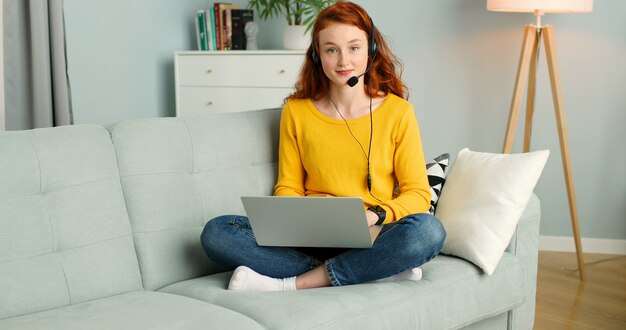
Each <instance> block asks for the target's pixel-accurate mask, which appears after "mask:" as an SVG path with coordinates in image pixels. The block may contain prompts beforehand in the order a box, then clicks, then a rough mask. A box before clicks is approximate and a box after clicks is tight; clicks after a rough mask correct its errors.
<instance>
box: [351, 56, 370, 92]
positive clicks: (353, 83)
mask: <svg viewBox="0 0 626 330" xmlns="http://www.w3.org/2000/svg"><path fill="white" fill-rule="evenodd" d="M374 58H376V54H374ZM374 58H372V61H371V62H370V63H369V64H368V65H367V68H366V69H365V72H363V73H361V74H360V75H358V76H352V77H350V79H348V86H350V87H354V86H356V84H358V83H359V78H361V77H362V76H363V75H364V74H366V73H368V72H369V71H370V68H371V67H372V63H374Z"/></svg>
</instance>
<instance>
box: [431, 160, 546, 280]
mask: <svg viewBox="0 0 626 330" xmlns="http://www.w3.org/2000/svg"><path fill="white" fill-rule="evenodd" d="M549 154H550V152H549V150H542V151H534V152H529V153H521V154H494V153H485V152H474V151H470V150H469V149H467V148H465V149H463V150H461V151H460V152H459V154H458V156H457V158H456V161H455V163H454V164H453V166H452V167H451V170H450V175H449V176H448V179H447V181H446V185H445V188H444V189H443V191H442V193H441V199H440V201H439V207H438V209H437V213H436V215H437V217H438V218H439V219H440V220H441V224H442V225H443V227H444V228H445V230H446V240H445V242H444V245H443V250H442V253H446V254H451V255H455V256H459V257H461V258H464V259H466V260H468V261H471V262H473V263H474V264H476V265H477V266H479V267H480V268H482V269H483V271H485V273H487V274H489V275H491V274H492V273H493V271H494V269H495V268H496V266H497V265H498V262H499V261H500V257H501V256H502V254H503V253H504V251H505V249H506V247H507V246H508V245H509V242H510V241H511V238H512V237H513V234H514V233H515V228H516V227H517V222H518V221H519V220H520V218H521V216H522V214H523V212H524V210H525V208H526V205H527V204H528V201H529V200H530V198H531V196H532V193H533V189H534V187H535V184H536V183H537V180H538V179H539V176H540V175H541V171H542V170H543V167H544V165H545V163H546V160H547V159H548V155H549Z"/></svg>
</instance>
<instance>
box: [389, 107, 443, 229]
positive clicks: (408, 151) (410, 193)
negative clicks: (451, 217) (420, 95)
mask: <svg viewBox="0 0 626 330" xmlns="http://www.w3.org/2000/svg"><path fill="white" fill-rule="evenodd" d="M396 133H397V134H396V137H395V141H396V150H395V155H394V159H393V166H394V172H395V175H396V178H397V180H398V187H399V190H400V194H399V195H398V196H396V197H395V198H394V199H392V200H389V201H386V202H385V203H384V204H382V205H381V206H382V207H383V208H385V209H386V211H387V219H385V223H390V222H393V221H397V220H400V219H401V218H403V217H405V216H407V215H411V214H415V213H424V212H427V211H428V209H429V207H430V198H431V193H430V186H429V184H428V175H427V173H426V162H425V160H424V151H423V149H422V141H421V137H420V132H419V127H418V124H417V120H416V118H415V113H414V112H413V107H412V106H410V107H409V108H408V109H407V111H406V113H405V115H404V116H403V117H402V120H401V121H400V123H399V125H398V130H397V132H396Z"/></svg>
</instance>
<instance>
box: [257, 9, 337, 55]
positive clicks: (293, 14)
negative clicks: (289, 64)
mask: <svg viewBox="0 0 626 330" xmlns="http://www.w3.org/2000/svg"><path fill="white" fill-rule="evenodd" d="M335 1H336V0H250V2H249V3H248V8H250V9H253V10H254V11H256V12H257V14H258V15H259V18H261V19H262V20H267V19H270V18H273V17H275V16H283V17H284V18H285V19H286V20H287V27H286V28H285V33H284V35H283V44H284V46H285V48H286V49H306V48H307V47H308V46H309V44H310V42H311V41H310V40H311V38H310V37H309V36H308V32H309V30H310V29H311V27H312V26H313V22H314V21H315V17H317V14H318V13H319V12H320V11H321V10H322V9H324V8H326V7H328V6H329V5H331V4H333V3H334V2H335Z"/></svg>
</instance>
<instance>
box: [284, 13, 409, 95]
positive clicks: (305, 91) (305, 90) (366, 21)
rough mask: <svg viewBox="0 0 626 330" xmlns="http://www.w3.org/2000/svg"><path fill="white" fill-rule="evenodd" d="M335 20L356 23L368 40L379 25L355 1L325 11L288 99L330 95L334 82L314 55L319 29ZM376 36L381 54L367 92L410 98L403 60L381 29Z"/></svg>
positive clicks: (366, 80) (367, 79)
mask: <svg viewBox="0 0 626 330" xmlns="http://www.w3.org/2000/svg"><path fill="white" fill-rule="evenodd" d="M333 23H340V24H348V25H353V26H356V27H357V28H359V29H360V30H362V31H365V33H366V34H367V38H368V40H369V39H370V38H371V35H372V29H373V28H375V27H374V26H373V24H372V20H370V17H369V15H368V14H367V12H366V11H365V10H364V9H363V8H362V7H361V6H359V5H357V4H354V3H352V2H349V1H339V2H337V3H335V4H333V5H331V6H329V7H327V8H325V9H324V10H322V11H321V12H320V13H319V15H318V16H317V19H316V20H315V24H314V25H313V31H312V38H311V39H312V41H311V45H310V46H309V48H308V50H307V52H306V58H305V60H304V64H303V65H302V69H301V70H300V76H299V78H298V81H297V82H296V85H295V88H296V91H295V92H294V93H293V94H291V95H290V96H288V97H287V99H290V98H295V99H305V98H311V99H313V100H319V99H321V98H324V97H326V96H327V94H328V88H329V85H330V83H329V79H328V77H326V74H324V70H323V68H322V65H321V63H320V64H315V63H313V60H312V59H311V54H312V52H313V48H314V47H315V52H316V53H317V54H318V57H319V54H320V51H319V32H320V31H321V30H323V29H325V28H326V27H328V26H329V25H331V24H333ZM375 38H376V44H377V45H378V53H377V54H376V56H374V61H373V62H372V63H371V68H370V70H369V72H368V73H366V74H365V77H364V79H363V81H364V86H363V87H364V89H365V93H366V94H367V95H368V96H370V97H375V96H377V95H379V93H380V92H382V93H383V94H384V95H387V94H388V93H393V94H395V95H398V96H400V97H402V98H404V99H408V98H409V90H408V88H407V87H406V85H404V83H403V82H402V80H401V79H400V77H401V75H402V63H401V62H400V61H399V60H398V59H397V58H396V57H395V56H394V55H393V54H392V53H391V51H390V50H389V47H388V46H387V43H386V42H385V39H384V38H383V36H382V35H381V34H380V32H379V30H378V29H376V33H375ZM368 45H369V42H368ZM369 60H370V61H371V60H372V59H371V58H370V59H369ZM370 83H371V89H370V86H369V84H370ZM370 90H371V92H370Z"/></svg>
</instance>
